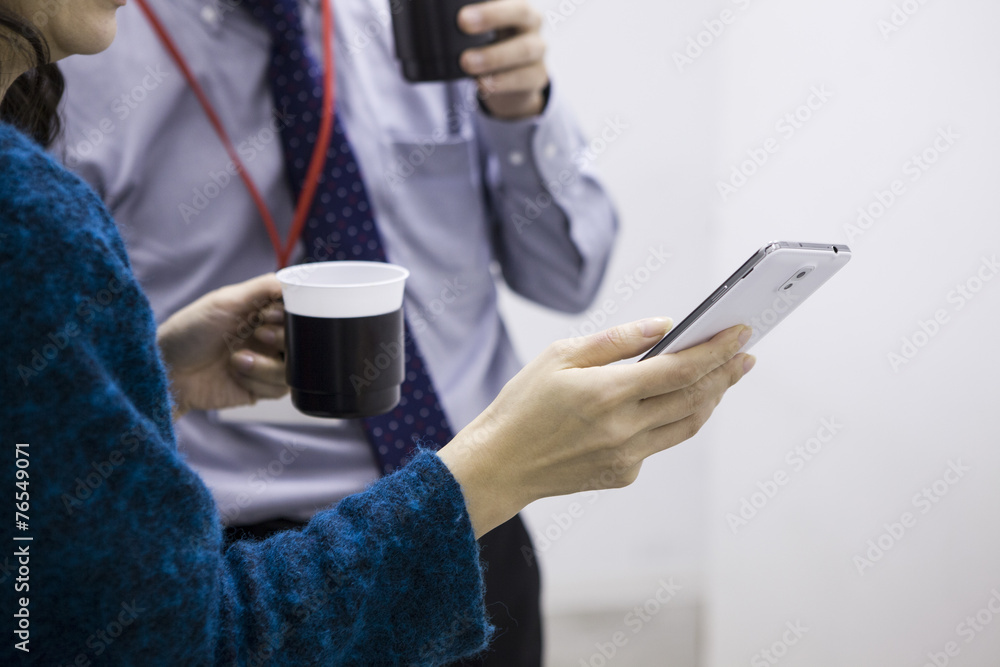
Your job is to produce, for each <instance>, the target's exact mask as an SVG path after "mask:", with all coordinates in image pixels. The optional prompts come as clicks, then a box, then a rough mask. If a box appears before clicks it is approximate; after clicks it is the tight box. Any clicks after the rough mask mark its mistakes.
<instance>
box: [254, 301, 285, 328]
mask: <svg viewBox="0 0 1000 667" xmlns="http://www.w3.org/2000/svg"><path fill="white" fill-rule="evenodd" d="M260 315H261V317H262V318H264V321H265V322H266V323H268V324H284V323H285V306H284V304H283V303H281V302H271V303H269V304H268V305H267V306H265V307H264V308H262V309H261V310H260Z"/></svg>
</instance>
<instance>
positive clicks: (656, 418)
mask: <svg viewBox="0 0 1000 667" xmlns="http://www.w3.org/2000/svg"><path fill="white" fill-rule="evenodd" d="M669 328H670V321H669V320H666V319H653V320H644V321H642V322H633V323H632V324H626V325H623V326H620V327H615V328H613V329H609V330H607V331H603V332H601V333H597V334H594V335H592V336H586V337H583V338H577V339H572V340H564V341H559V342H558V343H555V344H553V345H551V346H549V348H548V349H546V350H545V351H544V352H543V353H542V354H541V355H539V357H538V358H537V359H535V360H534V361H532V362H531V363H529V364H528V365H527V366H525V367H524V369H523V370H521V372H520V373H518V374H517V375H516V376H515V377H514V378H513V379H512V380H511V381H510V382H509V383H507V386H505V387H504V388H503V390H502V391H501V392H500V395H499V396H498V397H497V398H496V400H495V401H493V403H492V404H491V405H490V406H489V407H488V408H486V410H485V411H484V412H483V413H482V414H481V415H479V416H478V417H477V418H476V419H475V420H473V422H472V423H471V424H469V425H468V426H466V427H465V428H464V429H462V431H461V432H460V433H459V434H458V435H456V436H455V439H454V440H452V441H451V442H450V443H449V444H448V445H446V446H445V447H444V448H442V449H441V451H440V452H439V453H438V455H439V456H440V457H441V460H442V461H444V463H445V465H447V466H448V468H449V470H451V472H452V474H453V475H454V476H455V479H456V480H458V482H459V484H461V486H462V492H463V494H464V495H465V502H466V507H467V508H468V510H469V516H470V518H471V519H472V525H473V528H474V529H475V531H476V536H477V537H479V536H481V535H483V534H485V533H487V532H489V531H490V530H491V529H493V528H494V527H496V526H498V525H500V524H501V523H503V522H504V521H506V520H508V519H509V518H511V517H512V516H514V514H516V513H517V512H519V511H520V510H521V509H523V508H524V507H525V506H526V505H527V504H529V503H531V502H533V501H535V500H538V499H539V498H545V497H547V496H557V495H564V494H569V493H576V492H579V491H588V490H595V489H607V488H618V487H622V486H627V485H628V484H631V483H632V482H633V481H634V480H635V478H636V476H637V475H638V474H639V468H640V467H641V466H642V462H643V461H644V460H645V459H646V457H648V456H652V455H653V454H655V453H657V452H660V451H662V450H664V449H667V448H668V447H672V446H674V445H676V444H677V443H680V442H683V441H684V440H687V439H688V438H690V437H692V436H693V435H694V434H695V433H697V432H698V430H699V429H700V428H701V427H702V425H703V424H704V423H705V422H706V421H707V420H708V418H709V417H710V416H711V414H712V411H713V410H714V409H715V407H716V406H717V405H718V404H719V401H721V400H722V397H723V395H724V394H725V393H726V390H727V389H729V388H730V387H731V386H733V385H734V384H736V383H737V382H739V381H740V379H742V377H743V376H744V375H745V374H746V373H748V372H749V371H750V369H751V368H753V364H754V358H753V357H751V356H749V355H746V354H740V353H739V351H740V349H741V348H742V347H743V346H744V345H746V343H747V341H748V340H749V339H750V334H751V330H750V328H749V327H744V326H737V327H733V328H732V329H728V330H726V331H724V332H722V333H720V334H719V335H717V336H716V337H715V338H713V339H712V340H711V341H709V342H707V343H704V344H703V345H699V346H697V347H693V348H690V349H688V350H684V351H683V352H678V353H676V354H663V355H659V356H656V357H653V358H651V359H647V360H646V361H642V362H639V363H634V364H618V365H608V364H613V363H614V362H616V361H620V360H622V359H628V358H630V357H633V356H635V355H638V354H641V353H643V352H645V351H646V350H648V349H649V348H650V347H652V346H653V344H654V343H656V341H658V340H659V339H660V338H661V337H662V336H663V334H664V333H666V331H667V330H668V329H669Z"/></svg>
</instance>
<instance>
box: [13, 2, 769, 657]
mask: <svg viewBox="0 0 1000 667" xmlns="http://www.w3.org/2000/svg"><path fill="white" fill-rule="evenodd" d="M120 4H122V3H121V2H115V1H114V0H79V1H77V2H72V3H70V2H65V1H61V0H45V1H44V2H42V1H36V0H0V98H2V100H3V102H2V106H0V117H2V119H3V121H5V122H3V123H0V266H2V271H0V276H2V278H0V280H2V281H3V286H4V288H5V289H4V295H5V299H4V302H3V306H2V309H3V310H2V313H3V315H4V321H5V323H6V324H7V327H8V330H7V332H6V333H7V336H6V338H5V342H4V344H3V350H4V353H3V357H2V358H3V366H4V381H3V385H2V394H0V424H2V436H3V442H4V443H5V444H4V447H5V451H7V452H8V458H7V460H8V461H11V462H12V467H11V468H9V470H10V471H11V472H12V474H11V475H10V476H8V477H7V479H11V477H13V478H14V481H15V484H16V488H15V494H16V502H17V503H18V504H17V506H16V507H15V510H16V511H17V512H19V514H18V515H17V516H16V517H15V522H14V523H12V524H10V523H9V524H6V525H8V526H9V527H8V528H7V529H6V530H5V537H7V544H8V545H13V549H14V554H15V555H14V557H13V558H12V559H10V561H9V563H10V564H9V565H8V564H7V563H5V564H4V565H5V566H6V567H7V568H8V571H10V572H11V576H10V577H9V578H8V581H7V582H6V583H5V586H6V587H5V590H6V591H8V594H7V600H8V601H9V603H10V606H9V607H8V608H7V609H8V610H9V611H8V612H7V613H6V614H5V617H6V618H8V619H11V620H10V622H12V625H13V629H14V641H8V642H7V643H6V644H5V646H4V656H5V659H4V660H3V663H4V664H19V663H20V662H35V663H38V664H46V665H50V664H59V665H64V664H72V665H88V664H94V663H95V662H103V661H107V662H111V663H113V664H123V665H125V664H141V665H155V664H162V665H203V664H220V665H229V664H241V665H243V664H246V665H257V664H287V665H308V664H351V665H372V664H378V665H396V664H399V665H404V664H405V665H410V664H418V665H431V664H441V663H446V662H449V661H452V660H455V659H457V658H460V657H462V656H465V655H468V654H471V653H474V652H475V651H477V650H479V649H481V648H482V647H483V646H485V644H486V642H487V641H488V638H489V634H490V627H489V624H488V622H487V619H486V614H485V609H484V608H483V603H482V581H481V576H480V572H479V566H478V554H477V550H476V544H475V539H476V538H477V537H479V536H481V535H483V534H485V533H486V532H488V531H489V530H491V529H492V528H494V527H495V526H497V525H499V524H500V523H502V522H503V521H506V520H507V519H509V518H510V517H511V516H513V515H514V514H515V513H516V512H518V511H519V510H520V509H522V508H523V507H525V506H526V505H527V504H529V503H530V502H532V501H534V500H536V499H538V498H542V497H545V496H551V495H559V494H565V493H573V492H576V491H580V490H584V489H593V488H610V487H619V486H624V485H627V484H629V483H631V482H632V481H633V480H634V479H635V477H636V475H637V474H638V470H639V466H640V465H641V462H642V461H643V459H644V458H645V457H647V456H649V455H651V454H653V453H655V452H657V451H661V450H663V449H665V448H667V447H670V446H672V445H674V444H677V443H678V442H681V441H683V440H685V439H687V438H689V437H691V436H692V435H693V434H694V433H696V432H697V431H698V429H699V428H700V426H701V425H702V424H703V423H704V422H705V420H706V419H707V418H708V417H709V415H710V414H711V412H712V410H713V409H714V407H715V406H716V405H717V404H718V402H719V400H721V397H722V395H723V394H724V392H725V390H726V389H727V388H728V387H730V386H731V385H732V384H734V383H735V382H737V381H738V380H739V379H740V378H742V376H743V375H744V374H745V373H746V372H748V371H749V370H750V368H751V367H752V365H753V359H752V358H751V357H748V356H747V355H744V354H738V351H739V349H740V347H741V346H742V345H743V344H745V342H746V340H747V339H748V338H749V335H750V331H749V329H747V328H745V327H737V328H735V329H733V330H730V331H727V332H723V333H722V334H720V335H719V336H717V337H716V338H715V339H714V340H713V341H711V342H710V343H707V344H705V345H703V346H700V347H698V348H694V349H692V350H689V351H686V352H683V353H680V354H677V355H668V356H663V357H657V358H654V359H651V360H649V361H646V362H643V363H642V364H626V365H617V366H607V364H610V363H612V362H614V361H617V360H621V359H625V358H629V357H632V356H634V355H636V354H638V353H640V352H642V351H644V350H646V349H648V348H649V347H650V346H651V345H652V344H653V343H654V342H655V340H656V339H658V338H659V337H660V336H662V335H663V333H664V332H665V331H666V330H667V328H668V327H669V321H667V320H662V319H653V320H645V321H643V322H638V323H633V324H630V325H626V326H623V327H619V328H616V329H612V330H610V331H608V332H604V333H602V334H597V335H595V336H591V337H588V338H583V339H578V340H574V341H563V342H561V343H558V344H555V345H553V346H552V347H550V348H549V349H548V350H547V351H546V352H545V353H543V354H542V355H541V356H540V357H539V358H538V359H536V360H535V361H534V362H532V363H531V364H529V365H528V366H527V367H526V368H525V369H524V370H523V371H522V372H521V373H520V374H519V375H518V376H517V377H515V378H514V379H513V380H512V381H511V382H510V383H509V384H508V386H507V387H506V388H505V389H504V390H503V392H501V394H500V396H499V397H498V398H497V400H496V401H495V402H494V404H493V405H491V406H490V407H489V408H488V409H487V410H486V411H485V412H484V413H483V414H482V415H480V416H479V417H478V418H477V419H476V420H474V421H473V423H472V424H470V425H469V426H468V427H467V428H466V429H464V430H463V431H462V432H461V433H459V434H458V435H457V436H456V437H455V439H454V440H453V441H452V442H450V443H448V444H447V445H446V446H445V447H444V448H442V449H441V450H440V452H438V453H437V454H434V453H430V452H423V453H420V454H419V455H418V456H417V457H416V458H415V459H414V460H413V461H412V462H411V463H410V464H409V465H408V466H406V467H405V468H404V469H402V470H401V471H399V472H398V473H396V474H395V475H392V476H390V477H387V478H384V479H383V480H381V481H379V482H378V483H376V484H375V485H373V486H372V487H371V488H370V489H369V490H368V491H366V492H364V493H361V494H358V495H356V496H352V497H349V498H347V499H345V500H344V501H342V502H341V503H340V504H338V505H337V506H336V507H334V508H332V509H329V510H326V511H324V512H320V513H319V514H318V515H317V516H316V517H315V518H314V519H313V521H312V522H311V523H310V524H309V525H308V526H307V528H306V529H305V530H303V531H302V532H301V533H287V534H282V535H279V536H277V537H274V538H272V539H270V540H267V541H264V542H260V543H239V544H237V545H235V546H233V547H230V548H229V549H227V550H223V548H222V539H221V536H222V533H221V527H220V525H219V522H218V518H217V512H216V509H215V507H214V506H213V504H212V500H211V496H210V494H209V492H208V490H207V489H206V488H205V486H204V485H203V484H202V483H201V481H200V480H199V478H198V477H197V476H196V475H195V474H194V473H193V472H192V471H191V470H190V469H189V468H187V467H186V466H185V465H184V462H183V461H182V460H181V459H180V458H179V456H178V454H177V449H176V444H175V441H174V434H173V429H172V423H171V419H172V416H175V415H176V414H178V413H180V412H183V411H184V410H185V409H187V408H198V409H213V408H221V407H228V406H234V405H240V404H245V403H250V402H252V401H253V400H254V399H255V398H256V397H261V396H277V395H280V394H281V393H282V392H283V391H284V390H285V387H284V385H283V381H282V376H283V368H282V365H281V363H280V361H279V351H280V350H279V349H277V345H273V346H271V347H270V348H268V347H267V346H266V345H265V346H264V347H263V348H260V347H258V348H257V349H258V350H259V349H263V350H265V351H264V353H259V352H258V353H254V352H250V350H249V349H248V348H244V349H239V350H236V351H235V352H234V351H233V350H231V349H230V348H229V347H228V345H227V343H226V341H227V340H230V341H231V340H232V336H233V334H234V332H236V331H237V330H239V329H240V326H241V325H245V324H246V323H250V324H251V325H252V326H254V327H256V328H257V331H259V332H260V333H259V334H257V336H258V337H259V342H260V343H266V341H268V340H280V336H276V335H274V334H275V333H276V332H277V330H278V329H279V328H280V324H281V321H282V317H283V313H282V311H281V309H280V306H279V305H278V302H279V298H280V288H279V287H278V285H277V283H276V281H275V280H274V278H273V276H264V277H261V278H257V279H255V280H252V281H248V282H247V283H243V284H242V285H237V286H233V287H230V288H226V289H223V290H219V291H218V292H215V293H212V294H209V295H207V296H206V297H204V298H203V299H200V300H199V301H197V302H195V303H194V304H192V305H191V306H189V307H188V308H186V309H184V310H182V311H180V312H178V313H177V314H176V315H174V316H173V317H172V318H170V319H169V320H167V321H166V322H165V323H164V324H163V325H162V326H161V327H160V330H159V331H156V329H155V327H154V324H153V319H152V315H151V313H150V310H149V307H148V304H147V302H146V300H145V297H144V296H143V294H142V292H141V290H140V289H139V287H138V285H137V284H136V281H135V279H134V277H133V276H132V274H131V271H130V269H129V265H128V259H127V256H126V253H125V249H124V247H123V244H122V242H121V239H120V237H119V236H118V234H117V232H116V230H115V227H114V224H113V222H112V221H111V219H110V217H109V215H108V214H107V212H106V210H105V209H104V207H103V205H102V204H101V202H100V201H99V200H98V198H97V197H96V195H94V193H92V192H91V191H89V190H88V189H87V188H86V186H84V185H83V184H82V182H80V181H79V180H78V179H77V178H75V177H74V176H72V175H70V174H69V173H68V172H66V171H65V170H63V169H62V168H61V167H59V166H58V165H57V164H56V163H54V162H53V161H52V160H51V159H50V158H49V157H48V156H47V155H46V154H45V153H44V151H43V149H42V146H41V145H42V144H45V143H47V142H48V141H50V140H51V139H52V138H53V136H54V134H55V132H56V131H57V123H56V122H55V116H54V110H55V108H56V105H57V104H58V98H59V93H60V85H59V78H58V74H57V72H56V71H55V70H54V68H53V67H51V66H46V67H40V68H37V69H33V68H34V67H35V66H36V65H37V64H39V63H47V62H50V61H55V60H58V59H59V58H62V57H65V56H67V55H70V54H73V53H93V52H96V51H99V50H101V49H103V48H105V47H106V46H107V45H108V44H109V43H110V41H111V39H112V37H113V35H114V31H115V22H114V12H115V10H116V8H117V7H118V6H119V5H120ZM25 72H27V74H26V75H25V76H20V75H22V74H23V73H25ZM19 76H20V78H18V77H19ZM15 80H16V81H15ZM11 123H13V125H12V124H11ZM15 126H16V127H15ZM261 303H268V304H271V305H268V306H265V307H263V308H260V307H259V306H258V305H255V304H261ZM255 347H256V346H255ZM165 369H169V373H168V371H167V370H165ZM168 390H169V391H172V392H173V397H171V395H170V393H169V391H168ZM8 488H9V487H8ZM8 636H9V635H8Z"/></svg>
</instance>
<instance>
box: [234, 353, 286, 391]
mask: <svg viewBox="0 0 1000 667" xmlns="http://www.w3.org/2000/svg"><path fill="white" fill-rule="evenodd" d="M230 366H231V367H232V369H233V370H234V371H235V373H236V376H238V377H239V378H240V379H245V380H248V381H252V382H257V383H262V384H267V385H284V384H285V362H284V361H282V360H281V359H277V358H275V357H269V356H267V355H264V354H256V353H254V352H250V351H249V350H240V351H239V352H235V353H233V355H232V356H231V357H230Z"/></svg>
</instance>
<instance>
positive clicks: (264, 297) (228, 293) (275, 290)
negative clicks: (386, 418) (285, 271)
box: [216, 273, 284, 317]
mask: <svg viewBox="0 0 1000 667" xmlns="http://www.w3.org/2000/svg"><path fill="white" fill-rule="evenodd" d="M216 294H219V295H220V296H224V297H225V298H226V299H228V300H229V302H230V303H231V304H233V306H231V307H232V308H234V309H236V310H241V311H242V312H244V313H250V312H254V311H257V312H260V313H261V314H262V316H265V317H266V315H265V313H266V312H270V315H271V317H275V314H274V313H273V312H271V311H272V310H273V309H274V308H276V307H277V305H278V304H280V302H281V283H280V282H278V278H277V277H276V276H275V275H274V274H273V273H267V274H264V275H262V276H257V277H256V278H251V279H250V280H246V281H244V282H242V283H237V284H235V285H228V286H227V287H223V288H221V289H220V290H218V292H216ZM282 312H284V310H283V309H282Z"/></svg>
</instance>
